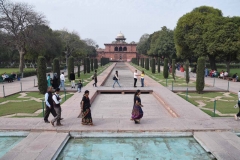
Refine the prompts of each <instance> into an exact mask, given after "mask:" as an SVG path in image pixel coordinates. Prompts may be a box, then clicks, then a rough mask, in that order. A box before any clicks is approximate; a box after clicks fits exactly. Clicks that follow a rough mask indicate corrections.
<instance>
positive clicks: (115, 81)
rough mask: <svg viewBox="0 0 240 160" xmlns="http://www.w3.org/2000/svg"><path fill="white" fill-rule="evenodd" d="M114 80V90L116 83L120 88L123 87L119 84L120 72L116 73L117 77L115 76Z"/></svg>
mask: <svg viewBox="0 0 240 160" xmlns="http://www.w3.org/2000/svg"><path fill="white" fill-rule="evenodd" d="M113 79H114V83H113V88H114V85H115V83H117V84H118V86H119V87H121V85H120V84H119V82H118V80H120V78H119V77H118V71H116V72H115V75H114V78H113Z"/></svg>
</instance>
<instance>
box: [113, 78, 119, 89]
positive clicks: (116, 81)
mask: <svg viewBox="0 0 240 160" xmlns="http://www.w3.org/2000/svg"><path fill="white" fill-rule="evenodd" d="M115 83H117V84H118V85H119V87H121V86H120V84H119V83H118V80H115V81H114V83H113V88H114V85H115Z"/></svg>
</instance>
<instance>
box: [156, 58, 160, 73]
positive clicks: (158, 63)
mask: <svg viewBox="0 0 240 160" xmlns="http://www.w3.org/2000/svg"><path fill="white" fill-rule="evenodd" d="M157 61H158V62H157V65H158V73H160V72H161V71H160V58H159V57H158V59H157Z"/></svg>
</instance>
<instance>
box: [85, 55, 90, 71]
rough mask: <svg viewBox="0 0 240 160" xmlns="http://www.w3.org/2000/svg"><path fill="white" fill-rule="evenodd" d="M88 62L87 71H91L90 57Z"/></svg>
mask: <svg viewBox="0 0 240 160" xmlns="http://www.w3.org/2000/svg"><path fill="white" fill-rule="evenodd" d="M86 62H87V73H90V69H91V68H90V59H89V58H87V59H86Z"/></svg>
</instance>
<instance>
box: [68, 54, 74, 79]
mask: <svg viewBox="0 0 240 160" xmlns="http://www.w3.org/2000/svg"><path fill="white" fill-rule="evenodd" d="M67 69H68V80H69V81H70V73H72V72H73V73H74V58H73V57H72V56H70V57H69V58H68V67H67Z"/></svg>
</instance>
